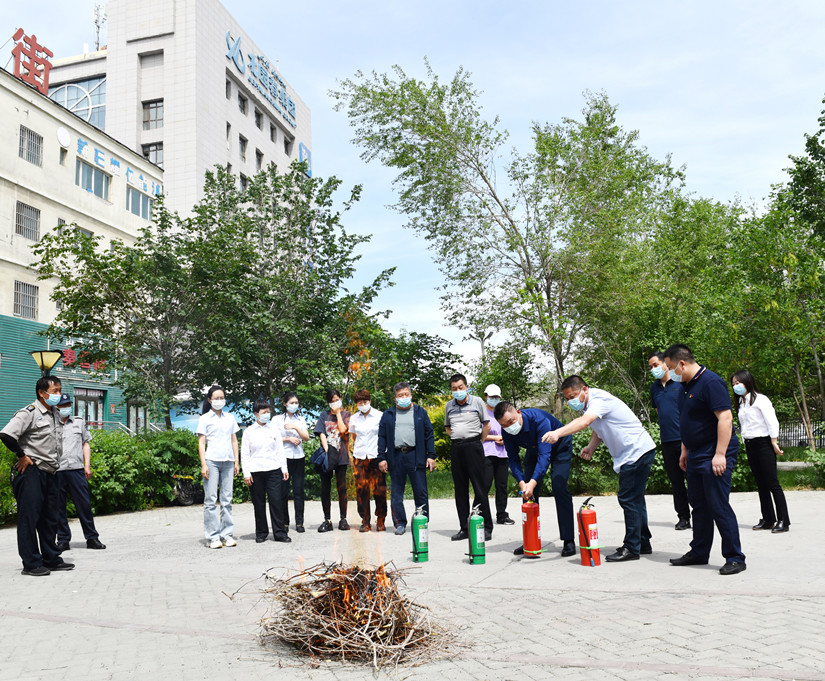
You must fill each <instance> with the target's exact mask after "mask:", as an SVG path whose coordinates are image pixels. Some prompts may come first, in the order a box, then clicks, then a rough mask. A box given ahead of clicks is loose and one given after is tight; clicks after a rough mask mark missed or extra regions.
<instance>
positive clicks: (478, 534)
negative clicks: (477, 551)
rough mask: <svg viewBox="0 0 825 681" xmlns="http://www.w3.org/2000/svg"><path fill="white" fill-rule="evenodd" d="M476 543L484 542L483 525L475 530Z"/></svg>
mask: <svg viewBox="0 0 825 681" xmlns="http://www.w3.org/2000/svg"><path fill="white" fill-rule="evenodd" d="M476 543H477V544H483V543H484V526H483V525H482V526H481V527H479V528H478V529H477V530H476Z"/></svg>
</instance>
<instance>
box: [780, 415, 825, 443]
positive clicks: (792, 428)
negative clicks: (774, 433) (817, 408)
mask: <svg viewBox="0 0 825 681" xmlns="http://www.w3.org/2000/svg"><path fill="white" fill-rule="evenodd" d="M811 430H812V431H813V435H814V445H815V446H816V448H817V449H819V448H820V447H825V422H823V421H811ZM809 440H810V438H809V437H808V431H807V430H806V429H805V424H804V423H802V421H796V422H793V423H782V424H780V426H779V438H778V441H779V446H780V447H809V446H810V444H811V443H810V441H809Z"/></svg>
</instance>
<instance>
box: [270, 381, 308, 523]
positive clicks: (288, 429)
mask: <svg viewBox="0 0 825 681" xmlns="http://www.w3.org/2000/svg"><path fill="white" fill-rule="evenodd" d="M281 404H282V405H283V406H284V412H283V413H282V414H278V415H277V416H276V417H275V418H273V419H272V424H273V426H274V427H275V428H276V429H277V430H279V431H280V433H281V440H282V441H283V443H284V452H285V453H286V465H287V469H288V471H289V480H286V481H284V484H283V488H284V503H283V509H284V510H283V515H284V525H285V526H286V527H287V528H289V488H290V486H292V503H293V504H294V506H295V530H296V531H297V532H303V531H304V478H305V474H306V458H305V455H304V447H303V443H304V442H307V441H308V440H309V427H308V426H307V422H306V421H305V420H304V417H303V416H302V415H301V412H300V406H299V404H298V393H296V392H294V391H292V390H290V391H288V392H285V393H284V395H283V397H282V398H281Z"/></svg>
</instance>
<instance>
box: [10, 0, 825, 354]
mask: <svg viewBox="0 0 825 681" xmlns="http://www.w3.org/2000/svg"><path fill="white" fill-rule="evenodd" d="M224 4H225V6H226V7H227V9H228V10H229V11H230V12H231V13H232V14H233V15H234V16H235V18H236V19H237V20H238V21H239V23H240V24H241V25H242V26H243V27H244V28H245V30H246V31H247V32H248V33H249V34H250V35H251V36H252V37H253V38H254V40H255V41H256V43H257V44H258V45H259V46H260V47H261V48H262V49H263V50H264V51H265V52H266V54H267V55H268V56H269V57H270V59H272V60H275V59H278V60H279V63H280V71H281V73H282V74H283V75H284V77H285V78H286V80H287V81H288V82H289V83H290V85H291V86H292V87H293V88H295V90H296V91H297V92H298V93H299V94H300V96H301V97H302V98H303V100H304V101H305V102H306V103H307V105H308V106H309V107H310V109H311V111H312V134H313V168H314V172H315V173H316V174H317V175H321V176H329V175H337V176H338V177H340V178H341V179H342V180H343V181H344V186H345V187H348V186H351V185H353V184H356V183H360V184H363V185H364V193H363V198H362V200H361V202H360V204H358V205H356V207H355V209H354V210H353V211H351V212H350V213H349V214H348V215H347V217H346V224H347V226H348V227H349V228H350V229H352V230H354V231H357V232H359V233H364V234H372V235H373V238H372V242H371V243H370V244H369V245H367V246H365V247H364V248H362V250H361V253H362V255H363V257H362V260H361V264H360V270H359V278H358V281H357V282H356V283H365V282H367V281H370V280H372V278H373V277H374V276H375V275H376V274H377V273H378V272H379V271H380V270H381V269H383V268H385V267H390V266H395V267H397V271H396V275H395V278H394V279H395V281H396V282H397V285H396V286H395V287H393V288H391V289H389V290H387V291H386V292H384V293H383V294H382V295H381V296H380V297H379V300H378V305H377V307H378V308H379V309H391V310H393V314H392V316H391V317H390V319H389V321H388V322H387V326H388V327H389V328H390V329H391V330H393V331H397V330H399V329H400V328H402V327H406V328H408V329H410V330H418V331H425V332H428V333H434V334H439V335H442V336H444V337H446V338H448V339H449V340H451V341H453V343H454V350H456V351H457V352H459V353H461V354H464V355H466V356H468V357H474V356H477V355H478V354H479V348H478V343H477V342H474V341H471V342H462V339H461V336H462V334H461V332H459V331H457V330H456V329H454V328H452V327H449V326H447V325H445V323H444V321H443V314H442V313H441V311H440V310H439V301H438V292H437V291H436V287H438V286H439V285H441V284H442V277H441V274H440V273H439V272H438V270H437V269H436V268H435V267H434V266H433V265H432V261H431V258H430V256H429V254H428V252H427V248H426V244H425V243H424V242H423V240H422V239H421V238H420V237H418V236H417V235H416V234H415V233H413V232H411V231H410V230H407V229H405V228H404V227H403V224H404V218H403V216H401V215H398V214H397V213H395V212H393V211H392V210H390V209H388V208H387V205H388V204H391V203H393V202H394V200H395V199H394V195H393V192H392V187H391V182H392V178H393V175H392V174H391V173H389V172H388V171H386V170H384V169H383V168H381V167H379V166H377V165H365V164H364V163H363V162H362V161H361V160H360V158H359V150H358V149H356V148H355V147H353V146H352V144H350V142H349V140H350V139H351V136H352V135H351V132H350V130H349V128H348V125H347V122H346V119H345V116H344V114H342V113H336V112H334V111H333V110H332V101H331V100H330V98H329V97H328V95H327V92H328V91H329V90H330V89H331V88H334V87H335V86H336V81H337V80H339V79H343V78H346V77H349V76H351V75H352V74H353V73H354V72H355V71H356V70H357V69H361V70H363V71H370V70H376V71H379V72H381V71H386V70H387V69H388V68H390V67H391V66H392V65H393V64H399V65H401V66H402V67H403V68H404V70H405V71H406V72H407V73H408V74H413V75H422V74H423V71H424V67H423V58H424V56H427V57H428V58H429V60H430V62H431V64H432V66H433V67H434V69H435V71H436V72H437V73H438V74H439V75H440V76H441V78H442V79H448V78H450V77H451V76H452V75H453V74H454V73H455V71H456V69H457V68H458V67H459V66H463V67H464V68H465V69H467V70H468V71H470V72H471V74H472V80H473V82H474V84H475V86H476V88H477V89H479V90H482V91H483V96H482V104H483V107H484V113H485V114H486V116H487V117H489V118H492V117H493V116H495V115H498V116H499V117H500V118H501V124H502V126H503V127H504V128H506V129H507V130H508V131H509V133H510V145H511V146H512V147H515V148H518V149H519V150H521V151H525V150H527V149H528V147H529V145H530V125H531V123H532V122H533V121H538V122H541V123H544V122H558V121H559V120H560V119H561V118H562V117H564V116H568V117H576V116H577V115H578V113H579V111H580V109H581V108H582V105H583V101H584V100H583V97H582V92H583V91H585V90H593V91H604V92H606V93H607V94H608V96H609V97H610V99H611V101H612V102H613V103H614V104H616V105H618V107H619V121H620V123H621V125H622V126H623V127H625V128H626V129H636V130H639V132H640V134H641V142H642V143H643V144H644V145H646V146H647V147H648V149H649V151H650V152H651V154H653V155H654V156H655V157H657V158H663V157H664V156H665V155H666V154H671V155H672V159H673V163H674V165H676V166H682V165H684V166H686V172H687V186H688V189H689V190H690V191H692V192H694V193H695V194H698V195H702V196H707V197H711V198H714V199H718V200H721V201H729V200H733V199H734V198H735V197H737V196H739V197H740V198H741V199H742V200H743V201H744V202H746V203H756V204H761V202H762V201H763V199H764V197H765V196H766V195H767V194H768V192H769V191H770V187H771V185H772V184H773V183H776V182H780V181H782V180H783V179H784V174H783V172H782V169H783V168H784V167H786V166H787V164H788V161H787V156H788V154H791V153H799V152H800V151H801V150H802V147H803V144H804V138H803V135H804V133H806V132H814V131H815V129H816V125H817V118H818V116H819V113H820V110H821V108H822V103H821V102H822V98H823V95H825V40H823V37H822V36H823V33H825V31H823V29H825V3H823V2H820V1H819V0H810V1H807V2H802V1H793V0H786V1H785V2H782V3H777V2H766V1H760V0H755V1H753V0H751V1H748V2H745V1H740V2H724V1H723V0H717V1H715V2H708V1H700V2H683V3H675V2H661V1H659V2H634V3H629V2H624V3H617V2H604V1H594V2H589V3H562V2H550V1H545V2H512V3H509V4H503V3H500V2H496V3H493V2H478V1H475V2H466V1H464V0H461V1H455V2H449V1H446V2H445V1H444V0H441V2H432V1H430V0H422V1H419V2H417V3H400V2H386V0H384V1H383V2H373V1H360V2H354V3H341V2H312V1H311V0H304V1H303V2H293V3H282V2H262V1H260V0H247V1H245V2H236V1H231V0H227V1H226V2H225V3H224ZM93 6H94V2H90V1H88V0H73V1H72V2H70V3H68V2H55V1H54V0H44V1H43V2H41V3H37V4H35V3H20V2H18V1H15V2H11V1H10V0H0V22H1V23H2V26H1V27H0V36H3V37H0V43H3V42H5V40H6V38H7V37H10V36H11V34H12V33H13V32H14V30H15V29H16V28H17V27H18V26H22V27H24V28H25V29H26V31H27V32H29V33H31V32H35V33H36V34H37V36H38V37H39V38H40V42H41V43H43V44H45V45H46V46H48V47H49V48H50V49H52V50H53V51H54V53H55V55H56V56H57V57H61V56H68V55H71V54H77V53H79V52H81V51H82V49H83V43H89V44H93V43H94V25H93V23H92V19H91V17H92V8H93ZM3 53H7V51H6V50H5V49H3ZM4 65H5V63H4ZM342 197H343V192H342ZM494 342H495V339H494Z"/></svg>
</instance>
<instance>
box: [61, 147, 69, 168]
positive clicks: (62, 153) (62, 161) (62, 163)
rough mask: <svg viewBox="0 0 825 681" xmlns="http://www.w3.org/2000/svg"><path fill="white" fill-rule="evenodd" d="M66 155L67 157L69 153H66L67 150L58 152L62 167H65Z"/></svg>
mask: <svg viewBox="0 0 825 681" xmlns="http://www.w3.org/2000/svg"><path fill="white" fill-rule="evenodd" d="M68 155H69V152H68V150H67V149H61V150H60V165H62V166H65V165H66V157H67V156H68Z"/></svg>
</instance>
